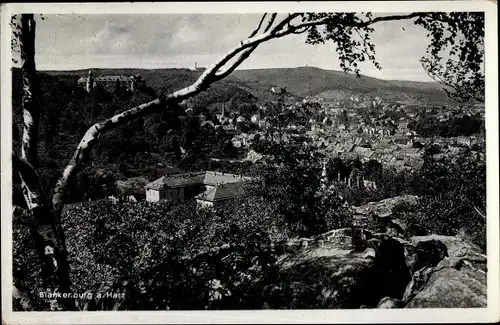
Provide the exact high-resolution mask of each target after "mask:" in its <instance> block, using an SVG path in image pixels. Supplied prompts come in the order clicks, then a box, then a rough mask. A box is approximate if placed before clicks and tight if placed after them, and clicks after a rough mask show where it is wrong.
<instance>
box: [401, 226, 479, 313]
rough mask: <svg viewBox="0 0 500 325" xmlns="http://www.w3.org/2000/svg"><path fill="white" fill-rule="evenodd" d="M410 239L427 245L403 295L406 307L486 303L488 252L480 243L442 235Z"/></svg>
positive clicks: (424, 245)
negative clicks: (483, 251)
mask: <svg viewBox="0 0 500 325" xmlns="http://www.w3.org/2000/svg"><path fill="white" fill-rule="evenodd" d="M411 242H412V243H413V244H414V245H415V247H416V248H418V247H420V248H425V249H423V251H421V253H420V255H421V259H420V260H419V261H418V262H417V263H416V265H418V267H421V268H419V269H418V270H417V271H416V272H415V273H414V274H413V277H412V280H411V282H410V283H409V284H408V286H407V288H406V290H405V293H404V296H403V299H402V300H403V301H404V302H405V304H406V308H473V307H475V308H479V307H486V306H487V300H486V256H485V255H484V254H482V253H481V250H480V249H479V247H477V246H476V245H474V244H471V243H468V242H465V241H464V240H462V239H460V238H458V237H454V236H441V235H430V236H418V237H412V238H411ZM443 245H444V246H445V247H446V255H445V254H444V250H443ZM416 254H417V255H418V253H416ZM443 255H444V256H443ZM441 256H443V257H442V259H441V260H440V261H439V262H438V263H436V261H437V260H438V259H439V257H441ZM418 259H419V257H417V260H418Z"/></svg>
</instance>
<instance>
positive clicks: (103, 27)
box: [36, 14, 432, 81]
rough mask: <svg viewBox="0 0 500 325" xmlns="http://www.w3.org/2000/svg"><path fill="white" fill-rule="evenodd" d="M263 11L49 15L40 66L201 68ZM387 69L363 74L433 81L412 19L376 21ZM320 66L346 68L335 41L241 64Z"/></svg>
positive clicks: (282, 48)
mask: <svg viewBox="0 0 500 325" xmlns="http://www.w3.org/2000/svg"><path fill="white" fill-rule="evenodd" d="M259 19H260V15H259V14H243V15H242V14H132V15H123V14H115V15H107V14H102V15H69V14H64V15H44V19H43V20H41V19H38V21H37V30H36V32H37V34H36V63H37V68H38V69H39V70H75V69H88V68H145V69H154V68H193V67H194V65H195V62H196V63H197V64H198V66H208V65H210V64H211V63H212V62H214V61H215V60H217V59H219V58H221V57H222V56H223V55H224V53H225V52H227V51H228V50H230V49H231V48H232V47H234V46H235V45H236V44H238V42H239V41H240V40H242V39H244V38H246V37H248V35H249V34H250V33H251V31H252V30H253V29H254V28H255V26H256V25H257V23H258V21H259ZM373 27H374V29H375V31H374V33H373V34H372V41H373V43H374V44H375V49H376V56H377V60H378V61H379V63H380V64H381V66H382V70H381V71H379V70H377V69H376V68H375V67H374V66H373V65H372V64H368V63H367V64H362V65H361V66H360V67H361V73H362V74H364V75H367V76H371V77H376V78H381V79H388V80H392V79H394V80H412V81H432V79H431V78H430V77H429V76H428V75H427V74H426V73H425V71H424V70H423V68H422V67H421V65H420V63H419V59H420V58H421V57H422V55H423V54H424V53H425V49H426V47H427V44H428V40H427V38H426V31H425V30H423V29H422V28H421V27H419V26H415V25H413V22H412V21H404V20H403V21H395V22H382V23H377V24H374V25H373ZM306 65H307V66H314V67H318V68H322V69H329V70H339V69H340V67H339V61H338V59H337V57H336V54H335V46H334V45H333V43H326V44H324V45H308V44H305V35H288V36H286V37H284V38H281V39H276V40H270V41H269V42H267V43H264V44H261V45H260V46H259V47H258V48H257V49H256V50H255V52H254V53H253V54H252V56H251V57H250V58H248V59H247V61H245V62H244V63H243V64H242V65H241V66H240V69H258V68H291V67H301V66H306Z"/></svg>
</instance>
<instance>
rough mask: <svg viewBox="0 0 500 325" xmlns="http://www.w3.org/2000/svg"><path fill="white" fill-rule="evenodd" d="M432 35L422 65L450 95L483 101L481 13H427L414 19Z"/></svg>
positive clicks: (467, 99)
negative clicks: (445, 86) (444, 86)
mask: <svg viewBox="0 0 500 325" xmlns="http://www.w3.org/2000/svg"><path fill="white" fill-rule="evenodd" d="M415 24H416V25H420V26H422V27H424V28H425V29H426V30H427V31H428V32H429V34H428V35H429V36H430V37H431V43H430V44H429V46H428V47H427V51H426V55H425V56H424V57H423V58H422V59H421V63H422V66H423V67H424V69H426V71H427V72H428V73H429V75H430V76H431V77H433V78H434V79H435V80H436V81H438V82H440V83H442V84H444V85H447V86H449V87H451V90H448V89H446V88H444V89H445V90H446V92H447V93H448V95H450V97H452V98H454V99H456V100H459V101H469V100H476V101H480V102H484V27H485V25H484V13H482V12H450V13H441V12H439V13H428V14H427V15H426V16H422V17H419V18H418V19H417V20H416V21H415Z"/></svg>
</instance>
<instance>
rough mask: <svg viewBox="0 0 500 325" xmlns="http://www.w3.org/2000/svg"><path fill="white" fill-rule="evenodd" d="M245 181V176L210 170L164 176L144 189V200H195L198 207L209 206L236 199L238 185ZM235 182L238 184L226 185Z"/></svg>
mask: <svg viewBox="0 0 500 325" xmlns="http://www.w3.org/2000/svg"><path fill="white" fill-rule="evenodd" d="M249 180H251V178H249V177H244V176H241V175H234V174H228V173H220V172H214V171H201V172H196V173H182V174H174V175H166V176H163V177H160V178H159V179H157V180H155V181H153V182H151V183H149V184H147V185H146V186H145V188H146V201H149V202H158V201H160V200H166V201H171V202H182V201H184V200H186V199H191V198H195V199H196V200H197V202H198V203H199V204H200V205H202V206H213V205H215V204H219V203H221V202H223V201H227V200H229V199H233V198H236V197H239V196H240V194H241V188H240V186H242V185H243V184H244V183H245V182H247V181H249ZM236 183H238V184H239V185H229V184H236ZM219 187H220V188H219Z"/></svg>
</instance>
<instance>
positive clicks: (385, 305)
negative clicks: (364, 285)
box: [377, 297, 405, 309]
mask: <svg viewBox="0 0 500 325" xmlns="http://www.w3.org/2000/svg"><path fill="white" fill-rule="evenodd" d="M404 306H405V302H404V301H403V300H400V299H395V298H391V297H384V298H382V299H380V301H379V303H378V305H377V308H381V309H392V308H403V307H404Z"/></svg>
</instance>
